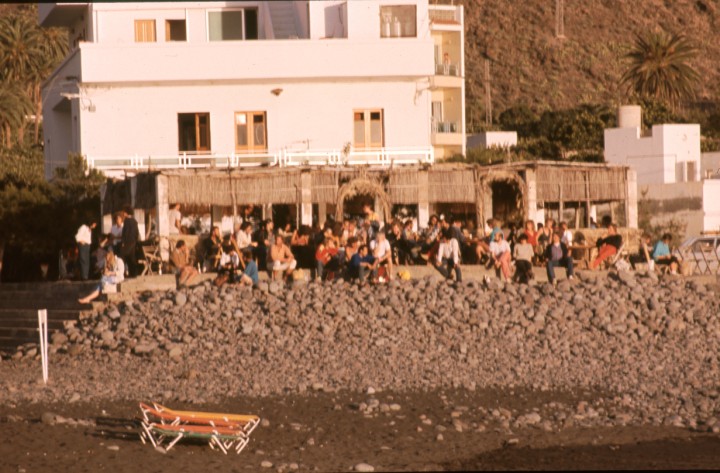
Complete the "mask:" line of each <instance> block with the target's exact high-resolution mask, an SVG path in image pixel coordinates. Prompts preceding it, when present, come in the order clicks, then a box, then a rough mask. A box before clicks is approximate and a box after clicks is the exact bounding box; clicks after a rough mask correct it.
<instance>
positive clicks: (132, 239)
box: [120, 207, 140, 278]
mask: <svg viewBox="0 0 720 473" xmlns="http://www.w3.org/2000/svg"><path fill="white" fill-rule="evenodd" d="M139 242H140V231H139V230H138V223H137V220H135V217H133V216H132V209H131V208H130V207H126V208H125V209H124V210H123V231H122V241H121V244H120V257H121V258H122V259H123V261H124V262H125V264H126V266H127V270H128V275H129V277H131V278H134V277H136V276H137V275H138V274H139V271H138V261H137V245H138V243H139Z"/></svg>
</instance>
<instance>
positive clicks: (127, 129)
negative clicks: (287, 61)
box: [81, 81, 430, 156]
mask: <svg viewBox="0 0 720 473" xmlns="http://www.w3.org/2000/svg"><path fill="white" fill-rule="evenodd" d="M275 88H282V89H283V92H282V93H281V94H280V95H279V96H275V95H273V94H272V93H271V92H270V91H271V90H272V89H275ZM87 96H88V97H89V98H90V100H92V103H93V104H94V105H95V111H94V112H90V111H89V110H83V111H81V114H82V115H81V120H82V121H83V123H84V130H83V131H84V133H83V134H82V150H81V151H82V153H83V154H85V155H88V156H127V155H130V156H132V155H135V154H138V155H139V156H151V155H176V154H177V153H178V119H177V114H178V113H196V112H198V113H200V112H209V113H210V141H211V147H212V152H213V153H217V154H230V153H233V152H234V151H235V145H234V144H235V128H234V116H235V112H242V111H265V112H267V135H268V148H269V149H270V150H278V149H281V148H289V149H306V148H308V147H309V148H313V149H339V148H340V149H341V148H342V147H343V145H344V144H345V143H347V142H352V141H353V110H354V109H382V110H383V112H384V132H385V146H386V147H406V146H430V121H429V120H428V118H427V117H428V115H427V113H428V112H427V110H428V108H429V99H428V96H429V93H424V94H421V95H420V96H419V97H417V98H416V87H415V83H414V82H412V81H404V82H403V81H382V82H334V83H327V82H317V83H315V82H306V83H295V84H285V83H282V84H273V83H266V84H247V85H229V84H228V85H215V86H213V87H212V88H207V87H205V86H203V85H178V86H172V87H169V86H158V87H153V86H136V87H122V88H120V87H110V88H104V87H100V88H95V89H88V91H87Z"/></svg>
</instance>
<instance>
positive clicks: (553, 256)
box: [545, 233, 573, 284]
mask: <svg viewBox="0 0 720 473" xmlns="http://www.w3.org/2000/svg"><path fill="white" fill-rule="evenodd" d="M561 238H562V237H561V236H560V234H559V233H553V236H552V243H550V244H549V245H548V246H547V248H545V260H546V261H547V277H548V282H549V283H550V284H555V267H556V266H561V267H564V268H565V269H566V270H567V278H568V279H572V278H573V260H572V257H571V256H570V254H569V253H568V247H567V245H566V244H565V243H563V242H562V241H561Z"/></svg>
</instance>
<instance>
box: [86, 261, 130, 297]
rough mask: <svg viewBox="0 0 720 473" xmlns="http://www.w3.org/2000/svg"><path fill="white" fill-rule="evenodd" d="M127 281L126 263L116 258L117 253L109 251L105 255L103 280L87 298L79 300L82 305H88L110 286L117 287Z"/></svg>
mask: <svg viewBox="0 0 720 473" xmlns="http://www.w3.org/2000/svg"><path fill="white" fill-rule="evenodd" d="M124 280H125V263H124V262H123V260H122V259H120V258H119V257H117V256H115V253H113V252H112V251H108V252H107V254H106V255H105V268H104V269H103V275H102V278H100V283H99V284H98V285H97V288H96V289H95V290H94V291H93V292H91V293H90V294H88V295H87V296H85V297H83V298H81V299H78V302H79V303H81V304H87V303H89V302H90V301H92V300H93V299H97V298H98V297H99V296H100V294H101V293H102V291H103V290H105V288H106V287H107V286H109V285H115V284H119V283H121V282H123V281H124Z"/></svg>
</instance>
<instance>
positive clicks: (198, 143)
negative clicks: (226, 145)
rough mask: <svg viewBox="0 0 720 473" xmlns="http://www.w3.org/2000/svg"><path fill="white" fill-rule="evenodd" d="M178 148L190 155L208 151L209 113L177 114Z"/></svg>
mask: <svg viewBox="0 0 720 473" xmlns="http://www.w3.org/2000/svg"><path fill="white" fill-rule="evenodd" d="M178 148H179V150H180V152H190V153H204V152H209V151H210V114H209V113H178Z"/></svg>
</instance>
